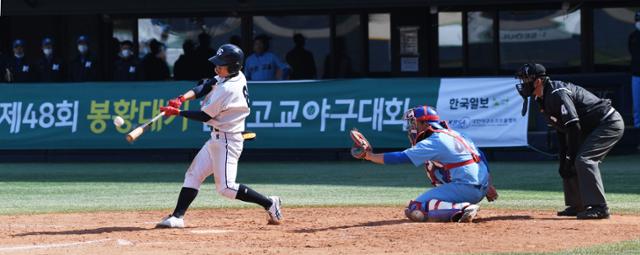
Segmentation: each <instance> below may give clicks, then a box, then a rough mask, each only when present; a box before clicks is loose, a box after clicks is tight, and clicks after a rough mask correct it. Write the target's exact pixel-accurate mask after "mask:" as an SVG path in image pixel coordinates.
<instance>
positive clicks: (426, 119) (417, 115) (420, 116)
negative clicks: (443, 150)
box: [404, 105, 447, 146]
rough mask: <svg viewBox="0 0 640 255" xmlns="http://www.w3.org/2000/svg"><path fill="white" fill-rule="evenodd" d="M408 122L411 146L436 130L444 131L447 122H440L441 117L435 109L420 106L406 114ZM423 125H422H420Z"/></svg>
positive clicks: (408, 135)
mask: <svg viewBox="0 0 640 255" xmlns="http://www.w3.org/2000/svg"><path fill="white" fill-rule="evenodd" d="M404 119H405V120H406V121H407V137H408V138H409V142H410V143H411V146H415V145H416V144H417V143H418V142H420V141H421V140H422V139H425V138H427V137H429V136H430V135H431V134H433V130H434V129H443V126H445V127H446V126H447V124H446V122H444V121H443V122H440V116H438V113H437V112H436V110H435V109H434V108H433V107H430V106H426V105H420V106H416V107H414V108H411V109H409V110H408V111H407V112H405V113H404ZM420 123H422V124H420Z"/></svg>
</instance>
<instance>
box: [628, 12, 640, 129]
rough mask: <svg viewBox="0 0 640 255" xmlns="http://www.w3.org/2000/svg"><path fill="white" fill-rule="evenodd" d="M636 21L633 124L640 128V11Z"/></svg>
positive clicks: (632, 49) (632, 43)
mask: <svg viewBox="0 0 640 255" xmlns="http://www.w3.org/2000/svg"><path fill="white" fill-rule="evenodd" d="M635 21H636V23H635V29H634V30H633V32H632V33H631V35H629V52H630V53H631V97H632V98H633V100H632V101H633V126H634V127H636V128H640V11H638V12H636V17H635Z"/></svg>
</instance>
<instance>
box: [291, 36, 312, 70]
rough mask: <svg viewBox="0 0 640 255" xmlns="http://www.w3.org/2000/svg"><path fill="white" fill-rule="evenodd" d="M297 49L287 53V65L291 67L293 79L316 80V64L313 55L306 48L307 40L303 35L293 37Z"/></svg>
mask: <svg viewBox="0 0 640 255" xmlns="http://www.w3.org/2000/svg"><path fill="white" fill-rule="evenodd" d="M293 42H294V43H295V45H296V46H295V47H294V48H293V49H292V50H291V51H289V53H287V63H289V66H291V77H290V78H291V79H292V80H302V79H316V78H317V76H316V62H315V61H314V60H313V54H312V53H311V52H310V51H308V50H306V49H305V48H304V44H305V42H306V39H305V38H304V36H303V35H302V34H295V35H293Z"/></svg>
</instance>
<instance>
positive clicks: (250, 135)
mask: <svg viewBox="0 0 640 255" xmlns="http://www.w3.org/2000/svg"><path fill="white" fill-rule="evenodd" d="M242 139H244V140H245V141H251V140H253V139H256V133H255V132H252V131H244V132H242Z"/></svg>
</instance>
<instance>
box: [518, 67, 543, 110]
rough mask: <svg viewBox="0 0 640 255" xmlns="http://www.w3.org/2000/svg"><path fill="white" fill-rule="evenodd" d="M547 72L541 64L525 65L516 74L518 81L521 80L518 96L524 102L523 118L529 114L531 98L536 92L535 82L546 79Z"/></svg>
mask: <svg viewBox="0 0 640 255" xmlns="http://www.w3.org/2000/svg"><path fill="white" fill-rule="evenodd" d="M546 77H547V70H546V68H544V66H542V65H541V64H536V63H529V64H525V65H523V66H522V67H520V69H518V71H517V72H516V77H515V78H516V79H518V80H520V83H518V84H516V89H517V90H518V94H520V96H521V97H522V99H523V100H524V102H523V104H522V112H521V114H522V116H524V115H525V114H527V108H528V107H529V97H530V96H532V95H533V91H534V90H535V81H536V80H537V79H538V78H546Z"/></svg>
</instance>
